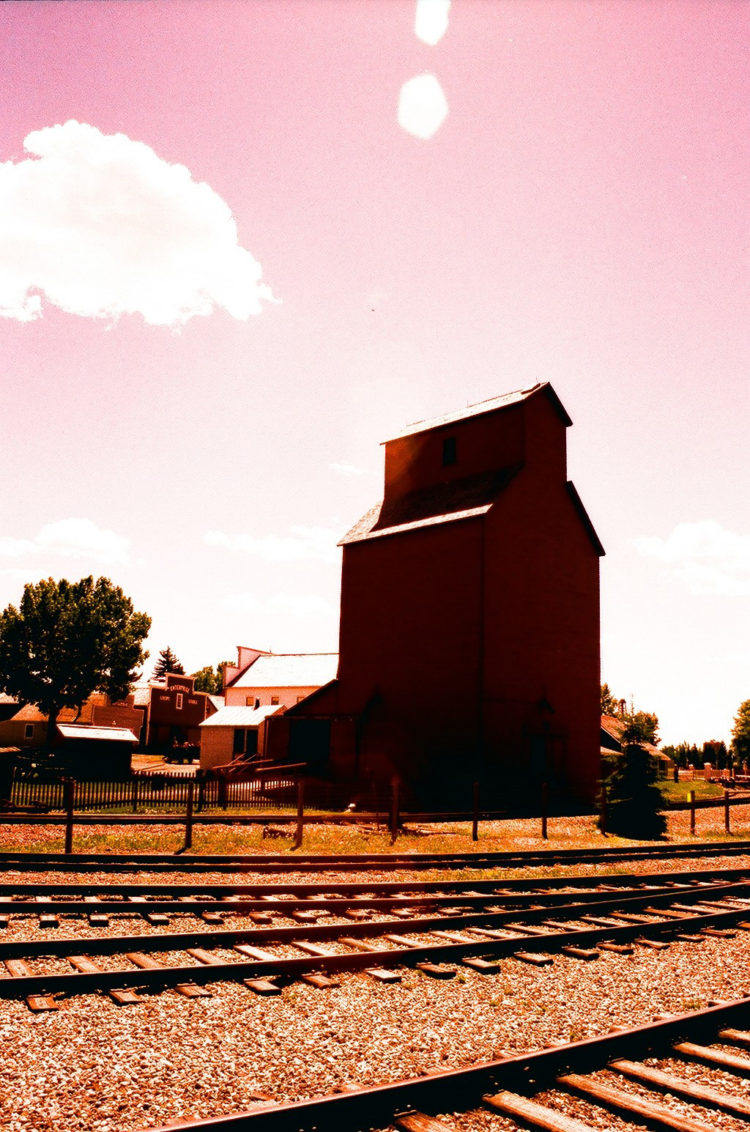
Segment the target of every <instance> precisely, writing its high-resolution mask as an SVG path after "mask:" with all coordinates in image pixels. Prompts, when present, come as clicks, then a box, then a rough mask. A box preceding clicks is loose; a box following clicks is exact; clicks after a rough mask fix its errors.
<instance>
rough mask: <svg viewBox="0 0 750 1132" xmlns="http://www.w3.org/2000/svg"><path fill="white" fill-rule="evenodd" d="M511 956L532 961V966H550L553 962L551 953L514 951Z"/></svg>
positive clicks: (528, 961)
mask: <svg viewBox="0 0 750 1132" xmlns="http://www.w3.org/2000/svg"><path fill="white" fill-rule="evenodd" d="M511 958H512V959H519V960H520V961H521V962H522V963H530V964H531V966H532V967H549V965H550V963H551V962H552V956H551V955H541V954H539V953H537V952H536V951H514V952H513V955H512V956H511Z"/></svg>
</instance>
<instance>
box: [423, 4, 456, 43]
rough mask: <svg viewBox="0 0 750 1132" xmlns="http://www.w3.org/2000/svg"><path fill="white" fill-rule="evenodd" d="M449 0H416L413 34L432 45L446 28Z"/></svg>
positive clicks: (437, 41) (443, 33)
mask: <svg viewBox="0 0 750 1132" xmlns="http://www.w3.org/2000/svg"><path fill="white" fill-rule="evenodd" d="M450 9H451V0H417V11H416V15H415V17H414V34H415V35H416V37H417V39H421V40H422V43H426V44H427V45H428V46H429V47H434V46H435V44H436V43H439V42H440V40H441V39H442V38H443V36H444V35H445V33H446V32H447V30H448V15H449V13H450Z"/></svg>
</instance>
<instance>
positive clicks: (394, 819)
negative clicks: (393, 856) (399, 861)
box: [391, 776, 398, 845]
mask: <svg viewBox="0 0 750 1132" xmlns="http://www.w3.org/2000/svg"><path fill="white" fill-rule="evenodd" d="M397 837H398V777H396V776H394V777H393V778H392V779H391V845H395V844H396V838H397Z"/></svg>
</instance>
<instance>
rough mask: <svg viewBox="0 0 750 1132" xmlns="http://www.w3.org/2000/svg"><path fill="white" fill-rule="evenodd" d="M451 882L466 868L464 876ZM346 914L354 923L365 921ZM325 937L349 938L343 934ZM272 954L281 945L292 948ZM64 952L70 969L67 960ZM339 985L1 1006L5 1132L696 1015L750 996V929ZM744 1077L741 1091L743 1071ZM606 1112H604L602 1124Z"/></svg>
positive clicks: (90, 1127)
mask: <svg viewBox="0 0 750 1132" xmlns="http://www.w3.org/2000/svg"><path fill="white" fill-rule="evenodd" d="M700 818H701V815H700V814H699V821H700ZM699 829H700V827H699ZM704 863H705V866H706V867H707V868H710V869H714V868H721V867H726V868H729V869H735V868H738V867H748V868H750V860H749V859H748V858H737V857H726V858H710V859H707V860H706V861H705V862H704ZM696 867H700V864H699V862H698V861H696V859H695V858H694V857H685V858H681V859H679V860H674V861H670V862H668V863H667V864H666V865H665V864H664V863H663V862H658V861H654V862H637V863H636V862H633V863H632V864H630V865H628V864H624V865H622V866H616V865H612V864H604V865H602V866H598V867H597V866H590V867H588V868H582V867H581V866H578V867H575V868H574V869H571V870H564V869H561V868H559V867H556V868H554V869H540V870H534V876H541V877H544V876H545V875H547V876H549V875H554V876H561V875H565V873H566V871H570V872H571V873H575V875H582V874H584V873H586V874H588V875H592V876H596V875H601V874H607V873H628V872H633V871H637V872H643V873H646V872H659V871H662V870H664V869H665V868H666V869H667V870H669V871H679V870H680V869H681V868H684V869H694V868H696ZM489 875H495V876H498V877H505V876H525V877H528V878H529V879H530V880H531V879H532V876H531V874H530V873H529V872H528V871H524V872H520V871H518V870H516V871H514V872H512V873H504V872H500V871H498V872H496V873H494V874H489ZM14 876H15V878H16V879H19V880H21V879H22V880H24V881H27V882H28V881H37V882H43V881H45V880H46V881H52V880H62V881H68V882H73V881H75V880H76V879H80V880H81V881H82V882H83V883H85V884H96V885H101V889H102V891H105V890H106V888H107V885H108V884H109V883H116V882H117V881H118V880H124V881H125V882H129V881H132V882H139V881H142V882H148V881H150V880H153V879H157V880H158V882H159V883H183V884H187V885H191V886H193V887H195V888H196V889H199V888H200V886H201V885H202V884H210V883H226V882H227V881H228V880H229V879H231V878H229V877H228V876H227V874H226V873H216V874H202V875H201V877H200V878H196V877H192V876H188V875H186V874H181V873H179V872H177V871H175V873H174V874H160V875H159V876H158V877H157V878H153V877H152V876H149V874H148V873H124V874H122V876H121V877H117V876H115V875H114V874H99V875H97V874H91V873H86V874H82V875H81V876H80V878H76V877H75V875H74V874H70V873H58V874H54V873H49V874H44V873H34V874H24V875H23V876H21V874H19V873H15V874H10V873H6V874H5V875H4V877H3V879H9V880H12V879H13V877H14ZM445 876H446V879H460V876H459V874H457V873H455V872H450V873H447V874H445ZM410 878H411V879H419V880H423V879H428V877H427V876H425V874H424V873H418V874H409V873H406V872H404V873H399V874H396V875H395V876H394V875H393V874H383V879H394V880H395V879H398V880H402V881H403V882H404V887H405V889H408V880H409V879H410ZM253 879H254V878H253V875H252V874H245V873H243V874H242V875H241V876H238V877H237V880H238V882H239V883H243V884H246V883H251V882H252V880H253ZM257 879H258V880H260V881H262V882H268V881H271V880H273V879H278V880H279V881H290V882H291V881H294V880H295V879H297V880H301V881H304V882H308V883H311V882H314V881H315V880H316V877H315V876H314V875H313V874H300V875H299V876H297V877H295V876H293V875H291V876H290V875H288V874H284V875H279V876H278V877H277V878H274V877H272V876H270V875H268V874H263V875H262V876H259V877H258V878H257ZM336 879H343V880H347V881H355V880H358V879H360V880H361V881H362V883H363V885H366V884H367V882H368V881H369V882H372V881H373V880H374V879H377V877H376V876H375V875H374V874H372V873H369V872H368V873H366V874H362V875H361V877H357V875H356V874H349V873H347V874H343V875H342V876H341V877H340V878H336V877H335V874H325V877H323V878H321V887H323V888H324V887H325V885H326V884H330V883H332V882H333V881H335V880H336ZM472 879H474V880H475V879H477V874H476V873H474V872H471V873H468V874H467V887H471V881H472ZM41 910H43V909H40V911H41ZM269 910H270V909H269ZM378 915H379V916H380V914H378ZM383 918H385V917H383ZM170 921H171V922H170V924H169V925H166V926H163V927H154V926H153V925H150V924H147V923H146V922H145V921H144V920H143V919H142V918H141V917H139V916H138V915H133V916H129V917H127V920H125V919H124V918H123V919H121V918H120V917H119V916H117V917H114V916H113V917H112V919H111V921H110V925H109V927H108V928H99V929H96V935H117V934H122V933H123V930H127V931H128V932H129V933H132V934H136V933H143V934H146V933H148V934H153V933H156V932H162V933H164V932H169V931H174V930H179V928H180V927H182V926H183V923H184V925H185V926H188V925H190V926H192V925H194V924H195V925H196V926H197V924H198V921H196V920H195V919H194V918H193V917H192V916H187V915H184V916H182V915H179V914H175V915H171V916H170ZM238 922H245V923H246V924H247V926H248V927H250V926H252V921H250V920H246V918H245V917H235V916H234V915H230V914H229V913H227V925H228V926H229V925H233V924H234V923H238ZM289 922H294V921H289ZM341 922H342V926H343V927H344V928H345V926H346V924H347V922H348V923H350V921H346V920H344V919H342V921H341ZM125 923H127V928H126V929H124V925H125ZM74 924H75V925H76V927H75V929H74ZM74 932H75V934H79V933H80V934H81V936H82V942H83V940H84V937H85V936H89V937H90V936H92V935H94V929H92V928H91V926H90V925H89V924H88V923H87V922H86V921H85V920H84V919H83V918H78V919H77V921H76V920H74V919H73V918H72V917H71V919H70V920H67V919H66V920H64V921H63V924H61V927H60V928H57V929H50V930H49V931H48V932H45V933H43V932H42V931H41V930H40V929H38V928H37V927H36V926H35V921H34V919H33V918H32V917H23V918H21V917H19V918H13V919H11V922H10V926H9V928H8V929H7V930H6V932H4V933H3V936H4V938H8V939H10V938H24V937H30V938H34V939H38V938H44V936H45V935H49V937H50V938H54V936H55V935H61V934H65V935H68V934H71V935H72V934H74ZM399 934H402V933H399ZM326 946H331V947H332V949H335V948H336V945H335V944H333V942H332V941H331V942H330V943H328V942H327V943H326ZM272 949H273V950H274V951H277V950H279V948H278V947H277V945H273V948H272ZM279 953H281V952H280V951H279ZM293 953H294V954H299V953H298V952H296V951H294V952H293ZM158 954H159V953H155V957H158ZM231 954H232V953H231V952H227V955H228V956H229V955H231ZM165 961H166V962H174V956H165ZM181 961H182V962H184V963H185V964H187V963H188V962H190V957H189V956H184V959H183V958H182V957H181ZM61 962H62V963H63V968H59V967H58V966H57V965H58V964H59V963H61ZM110 962H115V963H117V962H118V961H117V960H109V959H107V957H103V956H102V957H97V963H99V964H100V965H101V966H106V967H109V965H110ZM41 963H42V964H43V966H40V967H39V968H37V967H36V961H35V969H38V970H50V971H52V970H58V969H65V970H69V969H70V968H69V966H68V964H67V960H64V961H60V960H54V959H47V960H41ZM1 975H2V972H0V976H1ZM340 981H341V985H340V986H339V987H337V988H332V989H328V990H317V989H315V988H313V987H310V986H308V985H306V984H303V983H292V984H289V985H288V986H286V987H285V988H284V990H283V993H282V995H281V996H279V997H277V998H261V997H258V996H256V995H254V994H253V993H252V991H250V990H248V989H247V988H246V987H244V986H242V985H241V984H233V983H232V984H229V983H212V984H210V985H209V986H208V990H209V992H210V997H207V998H200V999H186V998H185V997H183V996H181V995H180V994H179V993H177V992H176V991H166V992H161V993H159V994H154V995H151V994H144V995H143V1000H142V1002H140V1003H139V1004H138V1005H136V1006H126V1007H118V1006H117V1005H115V1003H114V1002H112V1000H111V999H109V998H108V997H106V996H95V995H87V996H81V997H76V998H73V999H68V1000H62V1001H61V1002H60V1009H59V1010H57V1011H53V1012H45V1013H42V1014H32V1013H30V1012H29V1010H28V1009H27V1007H26V1005H25V1003H23V1002H14V1001H3V1000H0V1048H2V1049H3V1054H4V1056H3V1058H2V1060H0V1129H4V1130H8V1132H22V1130H23V1132H52V1130H53V1129H54V1130H55V1132H60V1129H64V1130H65V1132H68V1130H69V1132H84V1130H86V1132H114V1130H115V1129H117V1130H118V1132H120V1130H122V1132H136V1130H138V1132H140V1130H142V1129H148V1128H153V1127H157V1126H159V1125H162V1124H167V1123H170V1122H173V1121H179V1120H181V1119H188V1118H190V1117H206V1116H210V1115H216V1114H218V1113H228V1112H237V1111H241V1110H242V1109H244V1108H247V1107H250V1106H251V1104H252V1093H253V1092H256V1091H260V1092H263V1093H267V1094H268V1095H270V1096H272V1097H274V1098H275V1099H277V1100H280V1101H281V1100H291V1099H298V1098H302V1097H308V1096H315V1095H320V1094H321V1093H326V1092H329V1091H331V1090H333V1089H335V1088H336V1087H337V1086H340V1085H342V1084H344V1083H346V1082H353V1081H354V1082H356V1083H357V1084H360V1085H370V1084H375V1083H377V1082H381V1081H389V1080H396V1079H398V1078H401V1077H407V1076H414V1075H418V1074H420V1073H422V1072H424V1071H425V1070H427V1069H429V1068H430V1067H432V1066H436V1065H438V1066H441V1067H444V1068H452V1067H459V1066H462V1065H466V1064H469V1063H472V1062H475V1061H483V1060H491V1059H493V1058H497V1057H501V1056H503V1054H504V1053H505V1052H508V1053H510V1052H521V1051H524V1050H530V1049H538V1048H540V1047H542V1046H544V1045H545V1044H547V1043H549V1042H552V1041H560V1040H562V1041H572V1040H577V1039H579V1038H582V1037H587V1036H590V1035H594V1034H597V1033H602V1032H606V1031H607V1030H610V1029H612V1028H614V1027H619V1026H629V1025H635V1024H638V1023H643V1022H647V1021H650V1020H652V1019H653V1018H654V1017H655V1016H656V1015H657V1014H659V1013H661V1012H683V1011H686V1010H690V1009H696V1008H698V1007H699V1006H702V1005H705V1004H706V1002H707V1001H709V1000H711V999H716V1000H721V999H730V998H738V997H743V996H744V995H745V994H750V932H739V933H738V934H737V936H736V937H735V938H733V939H728V938H727V939H718V938H712V939H707V940H706V941H705V942H702V943H699V944H690V943H672V944H671V945H670V947H669V949H668V950H666V951H660V952H653V951H649V950H646V949H642V948H636V950H635V952H634V953H633V955H631V956H621V955H617V954H614V953H606V952H605V953H602V955H601V958H600V959H598V960H597V961H596V962H594V963H582V962H579V961H577V960H575V959H571V958H568V957H565V956H558V957H556V958H555V960H554V963H553V964H552V965H551V966H549V967H543V968H537V967H529V966H526V965H525V964H522V963H520V962H518V961H516V960H513V959H504V960H502V962H501V973H500V974H499V975H492V976H485V975H481V974H479V973H478V972H475V971H473V970H471V969H469V968H461V969H459V973H458V975H457V976H456V978H454V979H452V980H450V981H445V982H443V981H434V980H431V979H428V978H427V977H425V976H423V975H422V974H420V973H419V972H417V971H406V970H405V971H404V972H403V978H402V981H401V983H400V984H398V985H396V986H384V985H380V984H378V983H376V982H375V981H374V980H372V979H371V978H369V977H368V976H367V975H366V974H364V973H352V974H342V975H341V976H340ZM668 1065H669V1063H668ZM672 1067H674V1066H672ZM679 1070H680V1074H681V1075H683V1076H688V1075H690V1077H691V1079H693V1080H701V1081H706V1082H707V1083H714V1084H716V1085H717V1086H719V1087H722V1088H726V1089H727V1091H729V1086H728V1085H726V1084H725V1082H726V1081H727V1080H729V1081H732V1078H731V1077H728V1075H726V1074H723V1073H722V1072H721V1071H716V1070H707V1069H705V1068H703V1067H700V1066H697V1065H689V1064H683V1063H679ZM621 1085H622V1083H621ZM622 1087H626V1086H625V1085H622ZM628 1087H630V1088H632V1089H636V1090H637V1089H638V1088H639V1087H638V1086H633V1085H630V1086H628ZM733 1088H734V1089H735V1090H736V1089H737V1088H738V1086H737V1083H736V1082H733ZM670 1103H671V1102H670ZM674 1103H675V1105H676V1106H678V1105H679V1102H674ZM569 1106H570V1102H569V1101H567V1102H566V1109H565V1111H567V1112H570V1114H571V1115H574V1114H578V1115H579V1116H580V1117H581V1119H585V1118H588V1119H590V1122H591V1123H592V1124H593V1125H594V1126H595V1127H598V1128H603V1129H612V1130H613V1132H617V1130H618V1129H619V1128H620V1127H626V1125H624V1124H623V1125H621V1124H619V1123H617V1118H614V1117H612V1116H609V1115H608V1116H606V1118H603V1117H602V1110H600V1109H597V1108H596V1107H595V1106H591V1105H590V1104H589V1102H584V1101H576V1102H575V1106H576V1107H574V1108H573V1109H571V1108H570V1107H569ZM586 1106H588V1108H587V1107H586ZM591 1112H595V1113H598V1116H597V1119H598V1120H599V1123H596V1121H595V1119H594V1117H593V1116H591V1115H590V1113H591ZM585 1113H587V1114H589V1115H588V1117H586V1116H585V1115H584V1114H585ZM445 1119H446V1123H447V1124H448V1125H449V1126H454V1127H456V1128H459V1127H460V1129H461V1132H472V1130H473V1129H474V1128H476V1129H477V1130H479V1129H485V1130H490V1129H491V1130H495V1132H505V1130H506V1129H508V1130H510V1129H513V1128H515V1125H514V1124H513V1122H512V1121H510V1120H507V1119H506V1118H502V1117H499V1116H497V1115H493V1114H491V1113H488V1112H480V1111H477V1112H476V1113H473V1114H467V1115H462V1116H461V1117H460V1121H459V1119H458V1118H457V1117H446V1118H445ZM711 1119H713V1122H714V1126H715V1127H717V1128H718V1127H720V1128H722V1129H726V1132H734V1130H735V1128H739V1127H741V1126H742V1125H741V1124H740V1123H739V1122H737V1121H733V1120H732V1118H729V1117H722V1118H721V1121H722V1122H721V1123H718V1119H717V1118H716V1115H715V1114H712V1118H711ZM602 1121H604V1122H602ZM708 1122H709V1123H710V1120H709V1121H708ZM745 1127H746V1125H745Z"/></svg>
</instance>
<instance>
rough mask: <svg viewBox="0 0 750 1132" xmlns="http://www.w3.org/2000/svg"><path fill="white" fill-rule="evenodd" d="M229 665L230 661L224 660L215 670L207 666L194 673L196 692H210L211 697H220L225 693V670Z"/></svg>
mask: <svg viewBox="0 0 750 1132" xmlns="http://www.w3.org/2000/svg"><path fill="white" fill-rule="evenodd" d="M229 663H230V662H229V661H228V660H222V661H221V663H220V664H217V665H216V668H215V669H214V668H212V667H211V665H210V664H207V665H205V667H203V668H199V669H198V671H197V672H193V674H192V675H193V676H194V677H195V690H196V692H208V694H209V696H220V695H221V694H222V693H223V691H224V668H225V667H226V665H227V664H229Z"/></svg>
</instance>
